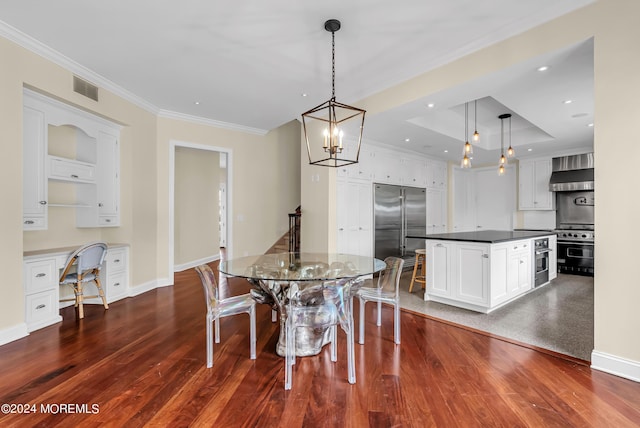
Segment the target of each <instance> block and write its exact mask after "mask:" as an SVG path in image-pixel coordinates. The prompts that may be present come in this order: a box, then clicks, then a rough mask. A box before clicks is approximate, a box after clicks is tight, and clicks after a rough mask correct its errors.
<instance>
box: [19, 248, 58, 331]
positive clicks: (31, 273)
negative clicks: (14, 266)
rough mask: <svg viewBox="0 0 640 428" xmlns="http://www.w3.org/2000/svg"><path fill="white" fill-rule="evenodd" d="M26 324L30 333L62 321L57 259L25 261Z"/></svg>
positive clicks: (47, 258) (46, 258)
mask: <svg viewBox="0 0 640 428" xmlns="http://www.w3.org/2000/svg"><path fill="white" fill-rule="evenodd" d="M23 268H24V281H25V284H24V290H25V322H26V324H27V330H28V331H29V332H31V331H34V330H37V329H39V328H42V327H46V326H48V325H51V324H55V323H57V322H60V321H62V317H61V316H60V314H59V313H58V312H59V311H58V300H59V294H58V275H57V274H58V269H57V263H56V259H55V258H52V257H45V258H41V259H33V260H29V261H25V262H24V264H23Z"/></svg>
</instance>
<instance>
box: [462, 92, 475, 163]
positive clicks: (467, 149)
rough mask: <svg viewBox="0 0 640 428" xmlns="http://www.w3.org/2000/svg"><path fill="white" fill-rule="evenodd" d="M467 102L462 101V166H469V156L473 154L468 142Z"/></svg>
mask: <svg viewBox="0 0 640 428" xmlns="http://www.w3.org/2000/svg"><path fill="white" fill-rule="evenodd" d="M468 136H469V103H464V140H465V143H464V149H463V150H462V161H461V162H460V166H461V167H462V168H471V157H470V155H472V154H473V146H472V145H471V143H469V139H468V138H467V137H468Z"/></svg>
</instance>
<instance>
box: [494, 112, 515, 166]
mask: <svg viewBox="0 0 640 428" xmlns="http://www.w3.org/2000/svg"><path fill="white" fill-rule="evenodd" d="M498 119H500V161H499V163H498V165H499V166H498V175H504V166H505V165H506V164H507V158H506V157H505V155H504V120H505V119H509V124H511V115H510V114H509V113H505V114H501V115H500V116H498ZM509 147H511V131H509ZM512 150H513V149H512Z"/></svg>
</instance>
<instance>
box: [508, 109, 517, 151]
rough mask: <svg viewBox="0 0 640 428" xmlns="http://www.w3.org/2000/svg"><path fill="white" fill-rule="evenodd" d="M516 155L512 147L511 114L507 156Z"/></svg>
mask: <svg viewBox="0 0 640 428" xmlns="http://www.w3.org/2000/svg"><path fill="white" fill-rule="evenodd" d="M515 155H516V152H515V150H513V147H511V115H509V148H508V149H507V157H510V158H512V157H514V156H515Z"/></svg>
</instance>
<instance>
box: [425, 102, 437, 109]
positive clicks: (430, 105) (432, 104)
mask: <svg viewBox="0 0 640 428" xmlns="http://www.w3.org/2000/svg"><path fill="white" fill-rule="evenodd" d="M435 106H436V105H435V104H434V103H429V104H427V107H429V108H434V107H435Z"/></svg>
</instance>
